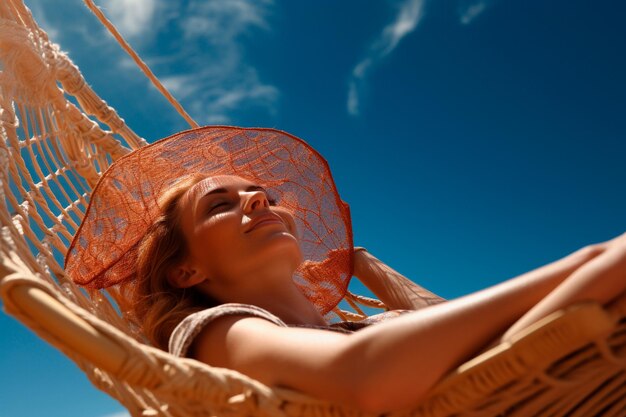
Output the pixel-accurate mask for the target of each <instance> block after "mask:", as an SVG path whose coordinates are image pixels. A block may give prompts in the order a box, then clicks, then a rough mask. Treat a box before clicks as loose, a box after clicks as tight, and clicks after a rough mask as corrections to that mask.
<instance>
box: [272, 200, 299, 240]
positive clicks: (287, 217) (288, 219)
mask: <svg viewBox="0 0 626 417" xmlns="http://www.w3.org/2000/svg"><path fill="white" fill-rule="evenodd" d="M272 211H273V212H274V213H276V214H278V215H279V216H280V217H281V218H282V219H283V221H284V222H285V224H286V225H287V229H288V230H289V233H291V234H292V235H293V236H294V237H295V238H296V239H298V240H299V239H300V235H299V233H298V228H297V226H296V221H295V219H294V218H293V216H292V215H291V213H290V212H289V210H287V209H285V208H283V207H274V208H272Z"/></svg>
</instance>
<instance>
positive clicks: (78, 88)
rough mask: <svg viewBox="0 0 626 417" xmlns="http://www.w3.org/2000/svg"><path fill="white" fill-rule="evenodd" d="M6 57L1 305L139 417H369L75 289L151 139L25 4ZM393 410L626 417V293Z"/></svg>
mask: <svg viewBox="0 0 626 417" xmlns="http://www.w3.org/2000/svg"><path fill="white" fill-rule="evenodd" d="M0 62H1V69H2V71H1V72H0V132H1V135H2V140H1V141H0V167H1V170H0V183H1V185H0V221H1V222H2V223H1V227H2V229H1V234H0V297H1V298H2V301H3V304H4V308H5V311H6V312H7V313H8V314H10V315H12V316H14V317H16V318H17V319H18V320H20V321H21V322H22V323H24V324H25V325H26V326H28V327H29V328H30V329H32V330H33V331H34V332H36V333H37V334H38V335H39V336H40V337H42V338H43V339H45V340H46V341H48V342H49V343H50V344H52V345H54V346H55V347H56V348H58V349H59V350H61V351H62V352H63V353H64V354H65V355H67V356H68V357H69V358H71V359H72V360H73V361H74V362H75V363H76V364H77V365H78V366H79V367H80V368H81V369H82V370H83V371H84V372H85V374H86V375H87V376H88V377H89V379H90V380H91V381H92V383H93V384H94V385H95V386H96V387H98V388H99V389H100V390H102V391H104V392H106V393H107V394H109V395H111V396H112V397H113V398H115V399H117V400H118V401H119V402H120V403H121V404H122V405H123V406H124V407H126V408H127V409H128V410H129V412H130V413H131V414H132V415H133V416H153V415H162V416H181V417H182V416H230V415H233V416H235V415H236V416H242V415H255V416H343V417H345V416H365V415H367V414H366V413H363V412H361V411H359V410H355V409H349V408H346V407H344V406H340V405H336V404H331V403H328V402H325V401H321V400H318V399H315V398H311V397H309V396H306V395H303V394H301V393H298V392H295V391H292V390H288V389H277V388H270V387H267V386H265V385H263V384H261V383H259V382H257V381H255V380H253V379H251V378H248V377H246V376H245V375H242V374H239V373H237V372H235V371H231V370H227V369H221V368H214V367H210V366H208V365H204V364H202V363H200V362H197V361H194V360H191V359H181V358H176V357H174V356H172V355H169V354H168V353H166V352H163V351H160V350H158V349H155V348H153V347H150V346H148V345H147V344H144V343H142V342H141V341H138V340H135V339H134V338H133V337H132V336H131V335H132V334H133V333H132V329H130V328H129V326H128V324H127V323H126V322H125V321H124V320H123V319H122V318H121V317H120V316H119V314H118V309H117V308H116V306H115V303H114V302H112V299H114V298H115V294H112V293H107V292H104V291H103V292H93V293H89V294H88V293H86V292H85V291H84V290H83V289H81V288H79V287H77V286H75V285H74V284H73V283H72V282H71V280H69V279H68V278H67V277H66V275H65V273H64V271H63V268H62V266H61V265H62V259H63V257H64V255H65V251H66V249H67V246H68V245H69V242H70V240H71V237H72V235H73V234H74V232H75V231H76V229H77V227H78V225H79V224H80V220H81V218H82V216H83V213H84V211H85V209H86V207H87V204H88V200H89V192H90V190H91V188H92V187H93V186H94V185H95V183H96V182H97V180H98V177H99V175H100V173H102V172H103V171H104V170H105V169H106V168H107V167H108V166H109V165H110V164H111V163H112V162H113V161H114V160H116V159H117V158H119V157H121V156H122V155H124V154H126V153H128V152H129V151H130V150H132V149H136V148H138V147H140V146H142V145H144V144H145V143H146V142H145V141H144V140H143V139H142V138H140V137H138V136H137V135H136V134H135V133H134V132H133V131H132V130H131V129H130V128H129V127H127V126H126V125H125V124H124V121H123V120H122V119H121V118H120V117H119V116H118V115H117V114H116V112H115V111H114V110H113V109H112V108H110V107H109V106H107V104H106V103H105V102H104V101H103V100H102V99H100V98H99V97H98V96H97V95H96V94H95V93H94V91H93V90H92V89H91V88H90V87H89V86H88V85H87V84H86V83H85V80H84V79H83V78H82V76H81V74H80V72H79V71H78V68H77V67H76V66H75V65H74V64H73V63H72V62H71V61H70V59H69V58H68V57H67V56H66V55H65V54H64V53H62V52H61V51H60V49H59V48H58V46H57V45H55V44H53V43H51V42H50V41H49V40H48V37H47V35H46V33H44V32H43V31H42V30H41V29H40V28H39V27H38V26H37V25H36V23H35V22H34V20H33V18H32V16H31V14H30V11H29V10H28V9H27V8H26V7H25V6H24V4H23V3H22V2H21V0H4V1H3V2H0ZM379 267H380V268H381V270H382V269H384V270H385V271H388V272H387V273H388V275H389V277H390V278H391V277H393V274H394V272H393V271H391V270H390V269H389V268H388V267H386V266H384V265H379ZM398 291H402V288H398ZM345 301H346V303H347V304H348V305H350V306H351V307H352V308H353V309H354V311H353V312H350V311H344V310H340V309H335V314H337V315H338V316H339V317H340V318H341V319H344V320H345V319H351V320H361V319H363V318H364V317H365V315H364V313H363V311H362V309H361V308H360V307H359V303H360V304H362V305H366V306H369V307H379V308H380V307H384V305H382V303H380V302H379V301H377V300H373V299H370V298H367V297H361V296H357V295H354V294H351V293H349V292H348V293H347V294H346V297H345ZM485 342H486V343H485V344H486V345H487V343H488V342H490V341H485ZM389 415H390V416H398V417H399V416H409V415H410V416H415V417H418V416H419V417H446V416H448V417H452V416H465V417H470V416H474V417H489V416H494V417H495V416H518V417H527V416H553V417H559V416H579V417H582V416H606V417H608V416H615V417H620V416H624V415H626V296H623V297H621V298H620V299H619V300H617V301H616V302H614V303H612V304H611V305H609V306H600V305H598V304H594V303H584V304H579V305H574V306H571V307H569V308H567V309H564V310H562V311H559V312H556V313H554V314H552V315H550V316H549V317H546V318H544V319H543V320H541V321H540V322H538V323H535V325H533V326H531V327H529V328H527V329H525V330H524V331H523V332H521V333H519V334H517V335H515V337H513V338H512V339H511V340H509V341H507V342H506V343H499V344H497V345H496V346H495V347H492V348H490V349H488V350H487V351H485V352H482V353H480V354H477V355H476V357H474V358H473V359H472V360H470V361H468V362H466V363H465V364H463V365H461V366H460V367H459V368H457V369H455V370H453V371H452V372H450V373H449V375H447V376H446V377H445V378H444V379H443V380H442V381H440V382H439V383H438V384H437V385H436V386H435V387H434V388H433V389H432V391H431V392H430V393H429V394H428V396H427V397H426V398H424V399H423V400H422V401H421V402H420V403H419V404H417V405H416V406H414V407H412V408H411V409H408V410H404V411H402V412H394V413H392V414H389Z"/></svg>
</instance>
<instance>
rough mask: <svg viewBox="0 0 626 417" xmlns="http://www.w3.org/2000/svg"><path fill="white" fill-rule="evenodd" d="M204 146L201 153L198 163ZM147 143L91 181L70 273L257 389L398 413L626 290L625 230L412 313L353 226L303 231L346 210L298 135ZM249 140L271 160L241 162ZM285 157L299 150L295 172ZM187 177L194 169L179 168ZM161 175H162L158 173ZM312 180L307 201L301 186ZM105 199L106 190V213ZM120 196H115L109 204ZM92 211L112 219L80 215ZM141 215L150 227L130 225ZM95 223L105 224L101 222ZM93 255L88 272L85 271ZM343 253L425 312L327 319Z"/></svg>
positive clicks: (204, 132) (159, 338) (363, 274)
mask: <svg viewBox="0 0 626 417" xmlns="http://www.w3.org/2000/svg"><path fill="white" fill-rule="evenodd" d="M278 144H279V145H278ZM200 145H202V146H204V147H206V148H207V149H209V152H208V153H205V154H204V155H203V156H202V157H198V158H195V157H194V156H193V155H195V154H196V153H197V152H199V151H198V149H200V147H199V146H200ZM291 145H294V146H295V148H293V149H292V148H289V146H291ZM151 146H152V148H151V149H148V150H147V151H145V152H144V153H143V154H141V153H140V154H138V156H137V155H135V156H129V157H126V158H124V159H123V160H120V163H119V164H118V166H117V167H116V169H117V170H115V169H113V167H112V169H111V170H109V171H107V173H106V174H105V175H104V176H103V179H102V180H101V182H100V183H99V184H98V186H97V187H96V189H95V190H94V194H93V196H92V202H91V203H90V208H89V210H88V213H87V215H86V218H85V221H84V223H83V225H81V229H80V230H79V232H78V233H77V236H76V237H75V239H74V242H73V243H72V246H71V248H70V255H68V259H67V262H66V263H67V270H68V273H70V274H71V275H72V277H73V279H75V281H77V282H79V283H81V284H84V285H87V286H91V287H93V288H103V287H107V286H110V285H117V284H120V285H123V286H124V285H125V286H126V288H127V289H128V288H130V291H128V292H126V293H125V294H126V295H127V297H128V300H130V302H129V304H128V305H129V306H130V310H131V311H130V312H129V313H132V317H134V319H135V320H136V321H137V322H139V323H141V326H142V328H143V330H144V332H145V333H146V334H147V336H148V337H149V338H150V340H151V341H152V342H153V343H154V344H155V345H157V346H159V347H162V348H164V347H165V346H166V345H167V344H168V343H169V348H170V350H171V351H172V353H174V354H178V355H182V356H188V357H192V358H195V359H197V360H200V361H202V362H205V363H207V364H209V365H212V366H219V367H226V368H230V369H234V370H237V371H239V372H242V373H244V374H246V375H249V376H251V377H252V378H255V379H257V380H258V381H260V382H263V383H265V384H266V385H268V386H280V387H288V388H291V389H295V390H299V391H302V392H305V393H307V394H309V395H312V396H314V397H317V398H321V399H327V400H330V401H333V402H338V403H343V404H347V405H350V406H354V407H358V408H361V409H364V410H366V411H371V412H384V411H393V410H396V409H401V408H405V407H408V406H411V405H413V404H415V403H416V402H418V401H419V400H420V398H421V397H422V396H423V395H424V394H425V393H426V392H427V391H428V390H429V389H430V388H431V387H432V386H433V385H434V384H435V383H436V382H437V381H438V380H439V379H440V378H441V377H442V376H444V375H445V374H446V373H447V372H449V371H450V370H451V369H453V368H454V367H455V366H457V365H459V364H460V363H462V362H463V361H464V360H467V359H468V358H469V357H471V355H473V354H475V353H476V352H477V351H479V350H480V349H481V348H484V347H485V345H486V344H487V343H488V342H490V341H492V340H494V339H495V338H496V337H497V336H498V335H501V334H502V333H503V332H505V333H504V337H503V338H504V339H506V338H507V337H509V335H511V334H513V333H515V332H517V331H519V330H520V329H523V328H525V327H527V326H528V325H530V324H532V323H534V322H535V321H537V320H538V319H540V318H542V317H544V316H546V315H547V314H549V313H551V312H553V311H555V310H558V309H561V308H563V307H565V306H567V305H568V304H571V303H574V302H579V301H584V300H592V301H598V302H600V303H603V304H604V303H608V302H609V301H610V300H612V299H613V298H615V297H616V296H617V295H619V294H621V293H623V292H624V291H626V279H624V278H625V275H626V235H622V236H619V237H617V238H615V239H613V240H611V241H608V242H605V243H601V244H595V245H591V246H589V247H585V248H583V249H581V250H579V251H577V252H575V253H573V254H571V255H569V256H567V257H566V258H564V259H561V260H559V261H557V262H554V263H552V264H550V265H547V266H544V267H542V268H539V269H537V270H535V271H532V272H529V273H527V274H524V275H522V276H520V277H517V278H514V279H511V280H508V281H506V282H503V283H501V284H498V285H496V286H493V287H491V288H487V289H485V290H482V291H479V292H477V293H474V294H470V295H467V296H465V297H461V298H459V299H456V300H451V301H448V302H445V303H439V302H437V301H440V300H437V298H436V297H435V296H433V295H432V294H429V293H427V292H422V294H426V295H427V296H430V297H431V298H430V299H427V300H426V302H421V304H420V299H419V298H415V299H413V300H402V299H400V298H398V297H396V298H394V297H393V293H391V292H390V291H389V290H388V288H385V287H384V286H383V287H381V286H380V285H378V286H376V284H375V282H376V281H375V280H374V279H373V278H374V277H375V275H376V273H377V271H376V268H380V266H379V265H380V264H379V263H377V262H376V260H375V258H373V257H371V256H370V255H369V254H368V253H367V252H366V251H363V250H359V251H356V252H354V253H353V252H352V250H351V236H350V232H349V223H347V225H346V230H345V233H344V234H347V238H346V237H345V236H344V237H340V238H339V239H338V240H337V238H336V235H337V234H339V235H341V233H340V232H341V231H342V228H341V226H340V224H337V223H333V224H332V225H333V226H334V227H329V225H330V224H326V225H325V226H326V227H325V228H324V227H322V226H320V227H314V228H312V227H311V225H310V224H309V223H314V222H315V220H314V219H313V218H312V217H311V216H310V215H309V213H310V211H311V210H313V211H315V210H314V208H315V207H317V210H319V211H320V213H322V214H326V215H327V216H326V217H324V216H322V217H323V218H327V217H330V218H331V219H332V218H334V217H333V213H334V214H336V213H342V207H343V206H342V205H341V201H340V200H339V199H338V198H334V199H333V198H326V194H325V191H324V190H327V187H326V186H324V185H320V184H328V183H329V182H328V180H327V179H326V180H324V178H325V177H324V175H326V174H321V176H314V177H315V179H311V175H309V174H308V172H309V170H313V171H315V172H318V171H316V170H315V169H314V166H315V164H314V159H315V158H313V157H316V156H317V155H316V153H314V151H312V150H310V149H309V150H310V151H312V152H311V153H310V154H308V156H309V157H311V158H312V159H306V158H305V159H303V157H302V154H300V153H299V152H300V151H301V150H302V146H304V148H306V145H305V144H304V145H303V143H302V142H301V141H299V140H297V139H295V138H293V137H290V136H289V135H286V134H283V133H281V132H276V131H269V130H258V129H256V130H255V129H237V128H219V127H218V128H203V129H199V130H195V131H189V132H183V133H181V134H178V135H175V136H174V137H171V138H168V139H166V140H164V141H161V142H157V143H155V144H154V145H151ZM255 146H256V147H268V149H269V150H270V151H269V152H265V151H263V152H261V153H259V154H258V155H256V154H255V155H252V156H250V155H249V154H248V153H249V149H254V147H255ZM296 148H297V149H296ZM155 149H156V150H158V152H157V151H154V152H152V151H153V150H155ZM242 149H243V150H244V152H243V153H244V154H246V155H245V156H244V157H243V158H244V159H243V160H242V159H241V158H242V157H241V153H240V152H239V150H242ZM296 150H297V152H296ZM283 151H285V152H283ZM151 152H152V153H151ZM268 155H272V156H271V158H270V157H268ZM287 155H289V156H290V157H293V156H294V155H297V156H298V158H295V160H296V161H299V162H300V163H295V162H294V161H293V160H291V158H287V157H286V156H287ZM183 157H184V158H183ZM274 157H275V159H272V158H274ZM181 158H183V159H181ZM194 158H195V159H194ZM211 158H216V159H217V160H219V161H220V162H219V163H213V162H211V163H210V164H209V165H210V166H207V165H203V166H202V169H200V168H199V166H195V165H189V164H190V162H189V161H190V160H195V161H199V162H197V163H198V164H206V162H205V161H206V160H210V159H211ZM287 160H289V161H290V162H289V163H288V164H287V165H288V166H289V167H293V169H294V172H293V173H288V174H285V172H286V170H288V168H289V167H287V168H286V167H285V166H282V165H281V162H280V161H283V162H284V161H287ZM133 161H134V162H133ZM180 161H185V164H186V166H182V167H181V168H180V169H179V170H178V171H177V172H175V173H172V172H171V171H170V170H169V168H172V169H173V168H174V167H175V164H176V162H177V163H178V164H179V165H180ZM225 161H226V162H227V163H226V162H225ZM242 161H243V162H242ZM259 161H260V162H259ZM303 161H306V164H304V165H303ZM146 162H147V163H146ZM318 162H319V161H318ZM322 162H323V160H322ZM164 164H170V165H168V166H165V165H164ZM185 164H183V165H185ZM322 165H323V164H322ZM149 166H154V167H156V168H155V170H157V171H154V175H148V174H146V172H145V171H146V169H148V168H146V167H149ZM279 166H280V167H281V168H280V169H279V170H276V169H275V168H276V167H279ZM114 167H115V165H114ZM133 167H134V168H137V167H140V168H137V169H136V170H133ZM224 167H230V168H224ZM233 167H236V169H234V168H233ZM189 170H191V171H193V172H195V171H196V170H198V171H199V172H202V173H201V174H198V175H188V174H185V172H189ZM322 171H323V170H322ZM159 172H166V174H161V175H162V177H158V175H157V173H159ZM122 173H123V176H124V178H123V179H124V181H123V182H122V181H121V180H122V178H121V177H120V175H122ZM138 173H141V175H139V174H138ZM239 173H241V175H239ZM266 173H269V174H268V175H265V174H266ZM278 173H280V174H278ZM233 174H238V175H233ZM300 174H302V175H301V176H298V175H300ZM137 178H141V180H137V181H139V182H137V183H136V184H135V185H132V184H133V181H135V180H136V179H137ZM159 178H161V179H159ZM163 178H166V179H163ZM303 178H305V179H303ZM292 182H295V183H297V184H299V185H298V187H296V188H295V190H306V192H303V194H302V195H297V196H294V195H296V194H297V191H294V189H290V190H288V191H284V192H283V193H282V196H283V199H282V201H280V202H278V204H277V203H276V202H274V201H273V200H274V196H273V193H276V192H277V190H280V187H281V186H282V185H284V184H290V183H292ZM155 183H158V184H159V186H158V187H156V186H155V185H154V184H155ZM107 184H108V185H107ZM128 184H131V185H130V186H128ZM330 184H331V185H332V187H331V188H333V190H334V184H332V180H331V181H330ZM318 186H319V187H321V188H320V189H319V190H317V192H314V191H313V190H312V188H311V187H318ZM127 187H130V188H127ZM150 187H152V188H150ZM116 190H117V191H120V193H118V194H116V192H117V191H116ZM153 192H154V193H153ZM294 193H295V194H294ZM101 195H104V197H108V199H107V200H106V201H107V203H106V204H105V203H104V201H105V200H104V199H103V200H101V201H100V200H99V199H98V198H99V196H101ZM116 196H119V198H121V199H122V201H123V202H124V203H123V204H117V203H115V201H117V200H116V198H117V197H116ZM156 196H159V198H156ZM312 196H315V197H316V199H312V198H311V197H312ZM317 201H321V202H322V204H317V203H316V202H317ZM333 201H334V202H335V203H336V204H335V206H332V203H333ZM112 202H113V203H112ZM119 207H122V209H118V208H119ZM138 207H142V210H143V211H140V210H138V209H137V208H138ZM99 211H100V212H102V213H104V214H106V215H107V216H108V217H107V216H104V217H103V216H100V217H98V216H97V215H96V216H95V217H94V216H93V215H92V214H93V213H94V212H95V213H97V212H99ZM138 213H140V214H141V216H140V215H139V214H138ZM343 213H345V212H343ZM142 216H144V217H147V219H143V220H144V221H143V224H144V225H143V226H141V227H139V226H137V225H136V224H137V223H140V222H139V221H138V220H137V219H141V218H142ZM98 219H100V220H102V219H111V220H109V221H110V225H111V227H109V226H107V225H105V226H103V225H102V222H101V221H98ZM327 221H329V220H327ZM348 221H349V219H348ZM113 226H114V227H113ZM90 230H91V231H92V232H91V234H92V235H93V234H98V233H99V236H101V238H102V240H104V241H105V242H108V241H109V240H108V237H107V236H109V237H111V236H112V237H114V238H115V240H116V242H118V243H117V245H118V247H111V248H110V250H109V251H108V252H107V253H104V254H103V253H101V251H99V250H94V248H91V247H90V246H89V245H88V244H87V243H85V242H88V241H89V239H87V238H86V236H90V234H89V233H90V232H89V231H90ZM324 231H325V232H326V234H327V236H326V235H324V236H322V232H324ZM313 236H315V238H313ZM346 239H347V243H348V245H347V246H346V244H345V243H346ZM81 242H82V243H81ZM311 242H313V243H314V246H315V245H318V244H319V243H320V242H321V243H322V244H321V245H318V246H322V247H324V248H326V252H325V256H324V257H323V258H319V257H317V258H316V257H315V256H314V255H311V251H312V249H311ZM315 247H317V246H315ZM313 252H314V250H313ZM85 253H86V254H87V255H85V256H83V254H85ZM352 256H353V259H351V257H352ZM92 258H93V259H92ZM94 259H95V261H97V262H100V264H98V265H100V266H97V267H92V266H90V265H91V263H90V262H92V261H93V262H95V261H94ZM346 260H348V263H349V264H353V266H354V268H353V272H354V274H355V275H356V276H358V277H360V278H362V279H363V281H364V282H365V283H366V284H368V283H369V284H370V285H371V286H372V289H373V290H374V292H375V293H377V294H378V295H379V296H381V298H382V299H383V301H385V299H387V300H391V301H392V303H393V302H396V301H399V302H401V303H404V304H403V305H397V304H396V305H393V304H392V306H393V307H394V308H403V309H405V308H407V307H422V306H424V305H425V304H433V305H429V306H428V307H427V308H421V309H420V310H419V311H415V312H404V313H405V314H402V315H401V316H399V317H395V318H393V320H387V321H385V322H383V323H379V324H376V325H372V326H364V327H363V328H362V329H360V330H358V331H356V332H349V331H346V329H345V328H343V327H341V326H335V327H333V326H332V325H330V326H329V324H328V323H327V320H326V319H325V317H324V313H326V312H328V308H327V307H328V305H329V304H330V305H333V303H334V304H336V302H337V300H336V299H332V300H331V301H328V299H329V298H331V296H332V294H333V292H332V291H330V292H328V293H325V290H326V289H328V288H329V287H332V285H333V283H334V284H336V286H337V287H340V286H341V282H339V283H337V282H336V281H332V280H330V278H328V276H329V275H336V276H342V274H341V270H342V268H344V267H345V263H346ZM86 265H87V267H85V266H86ZM120 265H121V266H123V268H120V267H119V266H120ZM129 265H130V267H129ZM350 266H351V265H349V266H348V268H350ZM128 268H130V269H128ZM337 271H339V273H337ZM297 274H300V275H299V277H300V279H299V280H298V279H294V276H296V275H297ZM129 277H130V278H129ZM348 279H349V277H348ZM395 279H402V277H398V276H396V278H395ZM325 280H329V281H325ZM320 283H321V284H323V285H321V284H320ZM307 285H308V286H307ZM311 289H315V291H310V290H311ZM343 290H344V291H345V288H343ZM419 291H421V289H418V292H419ZM320 293H321V294H324V296H323V297H320ZM507 329H508V330H507ZM329 330H334V331H329ZM348 330H350V329H348ZM352 330H354V329H352Z"/></svg>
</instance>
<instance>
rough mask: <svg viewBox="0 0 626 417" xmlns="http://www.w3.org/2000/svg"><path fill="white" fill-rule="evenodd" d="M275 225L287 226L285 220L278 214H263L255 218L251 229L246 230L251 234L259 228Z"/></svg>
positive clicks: (251, 223)
mask: <svg viewBox="0 0 626 417" xmlns="http://www.w3.org/2000/svg"><path fill="white" fill-rule="evenodd" d="M273 223H280V224H282V225H283V226H284V225H285V222H283V219H282V218H281V217H280V216H278V215H276V214H263V215H261V216H258V217H255V218H254V219H252V220H251V221H250V224H249V227H248V228H247V229H246V233H250V232H251V231H252V230H254V229H256V228H257V227H260V226H263V225H265V224H273Z"/></svg>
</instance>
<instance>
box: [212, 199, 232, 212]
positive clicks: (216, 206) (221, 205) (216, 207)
mask: <svg viewBox="0 0 626 417" xmlns="http://www.w3.org/2000/svg"><path fill="white" fill-rule="evenodd" d="M228 205H229V203H228V202H226V201H222V202H219V203H217V204H213V205H212V206H211V207H210V208H209V211H208V212H209V213H213V212H214V211H218V210H221V209H222V208H225V207H227V206H228Z"/></svg>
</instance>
